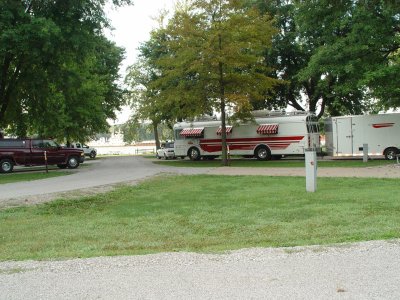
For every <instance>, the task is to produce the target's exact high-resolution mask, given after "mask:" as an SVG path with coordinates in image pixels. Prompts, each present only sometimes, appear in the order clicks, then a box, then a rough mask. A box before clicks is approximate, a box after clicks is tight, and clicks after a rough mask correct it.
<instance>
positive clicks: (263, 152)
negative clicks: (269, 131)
mask: <svg viewBox="0 0 400 300" xmlns="http://www.w3.org/2000/svg"><path fill="white" fill-rule="evenodd" d="M254 156H255V157H256V158H257V159H258V160H271V158H272V156H271V151H270V150H269V149H268V148H267V147H266V146H258V147H257V148H256V150H255V151H254Z"/></svg>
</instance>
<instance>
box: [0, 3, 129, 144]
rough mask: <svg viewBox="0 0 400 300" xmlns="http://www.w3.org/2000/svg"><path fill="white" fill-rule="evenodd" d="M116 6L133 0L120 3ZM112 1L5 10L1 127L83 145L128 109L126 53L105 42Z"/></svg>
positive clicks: (0, 17) (0, 42) (7, 6)
mask: <svg viewBox="0 0 400 300" xmlns="http://www.w3.org/2000/svg"><path fill="white" fill-rule="evenodd" d="M113 2H114V4H115V5H122V4H130V3H131V1H130V0H124V1H113ZM104 5H105V1H104V0H102V1H93V0H85V1H55V2H49V1H44V0H42V1H26V2H24V1H11V0H6V1H3V2H2V5H1V8H0V28H1V31H0V69H1V72H0V127H4V128H7V130H8V131H9V132H10V133H14V134H17V135H19V136H24V135H27V134H38V135H42V136H47V137H54V138H58V139H59V140H81V141H84V140H86V139H87V138H89V137H90V136H93V135H94V134H95V133H97V132H101V131H105V130H106V129H107V127H108V124H107V122H106V119H107V118H113V117H115V115H114V110H115V109H118V108H119V107H120V105H121V104H122V103H123V102H122V101H123V97H122V95H123V90H122V89H121V88H120V87H119V86H118V85H117V80H118V78H119V75H118V70H119V64H120V62H121V61H122V58H123V50H122V49H121V48H119V47H117V46H116V45H115V44H114V43H112V42H110V41H109V40H107V38H105V36H104V34H103V32H102V30H103V28H105V27H107V26H108V22H107V19H106V17H105V15H104V12H103V7H104Z"/></svg>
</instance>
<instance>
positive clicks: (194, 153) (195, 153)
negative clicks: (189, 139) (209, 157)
mask: <svg viewBox="0 0 400 300" xmlns="http://www.w3.org/2000/svg"><path fill="white" fill-rule="evenodd" d="M188 156H189V158H190V160H200V158H201V156H200V151H199V149H197V148H195V147H192V148H190V149H189V151H188Z"/></svg>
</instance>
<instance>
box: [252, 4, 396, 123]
mask: <svg viewBox="0 0 400 300" xmlns="http://www.w3.org/2000/svg"><path fill="white" fill-rule="evenodd" d="M252 2H253V3H254V2H255V3H258V6H259V7H260V8H261V9H262V10H263V11H266V12H268V13H270V14H273V15H274V16H275V20H276V25H277V26H278V27H279V34H278V35H277V36H276V37H275V38H274V42H273V47H272V48H271V50H270V51H269V52H268V58H269V61H270V63H271V64H272V66H273V67H274V68H275V77H277V78H282V79H285V80H287V81H288V82H289V84H288V85H286V86H280V87H279V89H277V95H278V96H277V97H276V99H275V100H274V101H271V102H270V105H271V106H273V105H276V106H280V107H286V105H291V106H293V107H294V108H296V109H304V110H310V111H316V112H318V113H319V116H322V115H323V114H324V113H325V112H326V113H328V114H329V115H340V114H360V113H363V112H368V111H369V112H373V111H379V110H381V109H389V108H396V107H399V106H400V97H399V96H400V94H399V86H400V79H399V78H398V77H397V78H396V75H395V74H398V71H399V68H400V65H399V47H400V6H399V5H398V3H396V1H380V0H371V1H361V0H360V1H353V0H346V1H340V2H332V1H328V0H317V1H301V0H296V1H271V2H265V1H257V0H256V1H252ZM304 100H305V101H304Z"/></svg>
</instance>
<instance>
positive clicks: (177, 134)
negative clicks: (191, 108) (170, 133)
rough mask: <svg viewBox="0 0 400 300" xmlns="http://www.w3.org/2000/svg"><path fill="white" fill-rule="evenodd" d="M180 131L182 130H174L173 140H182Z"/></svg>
mask: <svg viewBox="0 0 400 300" xmlns="http://www.w3.org/2000/svg"><path fill="white" fill-rule="evenodd" d="M181 131H182V129H175V131H174V135H175V140H183V139H184V137H183V136H181Z"/></svg>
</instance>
